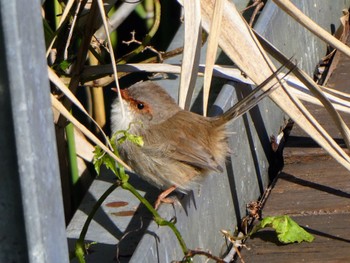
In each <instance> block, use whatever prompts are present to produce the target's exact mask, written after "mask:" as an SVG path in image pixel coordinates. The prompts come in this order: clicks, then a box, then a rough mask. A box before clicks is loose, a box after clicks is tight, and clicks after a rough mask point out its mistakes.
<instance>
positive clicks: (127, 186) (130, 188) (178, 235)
mask: <svg viewBox="0 0 350 263" xmlns="http://www.w3.org/2000/svg"><path fill="white" fill-rule="evenodd" d="M121 187H122V188H123V189H125V190H128V191H130V192H131V193H132V194H133V195H134V196H135V197H136V198H137V199H138V200H139V201H140V202H141V203H142V204H143V205H144V206H146V208H147V209H148V210H149V211H150V212H151V213H152V215H153V217H154V221H155V222H156V223H157V224H158V225H159V226H168V227H169V228H170V229H171V230H172V231H173V232H174V234H175V236H176V238H177V240H178V241H179V243H180V246H181V249H182V251H183V253H184V255H187V253H188V248H187V246H186V243H185V241H184V239H183V238H182V236H181V233H180V231H179V230H178V229H177V228H176V226H175V225H174V224H173V223H172V222H170V221H167V220H165V219H164V218H162V217H161V216H160V215H159V213H158V212H157V210H156V209H154V207H153V206H152V205H151V204H150V203H149V202H148V201H147V199H146V198H144V197H143V196H142V195H140V193H139V192H138V191H137V190H136V189H135V188H134V187H133V186H132V185H131V184H129V183H128V182H127V181H124V182H122V184H121Z"/></svg>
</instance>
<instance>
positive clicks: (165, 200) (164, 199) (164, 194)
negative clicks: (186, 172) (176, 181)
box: [154, 185, 176, 210]
mask: <svg viewBox="0 0 350 263" xmlns="http://www.w3.org/2000/svg"><path fill="white" fill-rule="evenodd" d="M175 189H176V186H175V185H173V186H171V187H170V188H168V189H166V190H165V191H163V192H162V193H161V194H160V195H159V196H158V198H157V201H156V202H155V204H154V208H155V209H156V210H157V209H158V207H159V205H160V204H161V203H167V204H172V203H174V200H173V199H171V198H167V196H168V195H170V194H171V193H172V192H174V191H175Z"/></svg>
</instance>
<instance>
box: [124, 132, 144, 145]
mask: <svg viewBox="0 0 350 263" xmlns="http://www.w3.org/2000/svg"><path fill="white" fill-rule="evenodd" d="M125 136H126V137H127V139H128V140H129V141H130V142H132V143H134V144H136V145H137V146H140V147H142V146H143V144H144V142H143V138H142V137H141V136H138V135H134V134H131V133H128V132H127V133H125Z"/></svg>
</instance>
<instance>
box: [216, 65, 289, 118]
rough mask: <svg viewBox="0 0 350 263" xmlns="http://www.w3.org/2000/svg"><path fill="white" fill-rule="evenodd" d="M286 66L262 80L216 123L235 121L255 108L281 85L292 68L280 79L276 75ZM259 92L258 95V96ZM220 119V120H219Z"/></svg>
mask: <svg viewBox="0 0 350 263" xmlns="http://www.w3.org/2000/svg"><path fill="white" fill-rule="evenodd" d="M286 66H287V65H282V66H281V67H279V68H278V69H277V70H276V71H275V72H274V73H272V74H271V75H270V76H269V77H268V78H267V79H266V80H264V81H263V82H262V83H260V84H259V85H258V86H257V87H256V88H255V89H254V90H253V91H252V92H251V93H250V94H249V95H248V96H246V97H245V98H244V99H242V100H241V101H239V102H238V103H236V104H235V105H234V106H233V107H231V108H230V109H229V110H227V111H226V112H225V113H223V115H222V116H220V118H217V120H218V121H220V122H223V123H226V122H228V121H230V120H235V119H237V118H238V117H240V116H241V115H243V114H244V113H246V112H248V111H249V110H250V109H251V108H253V107H255V106H256V105H257V104H258V103H259V102H260V101H261V100H262V99H263V98H265V97H266V96H268V95H269V94H270V93H271V92H272V91H274V90H275V89H276V88H278V87H279V86H280V85H283V84H282V80H283V79H284V78H285V77H286V76H287V75H288V74H289V73H291V72H292V71H293V70H294V68H295V66H294V67H291V69H290V70H289V71H288V72H287V73H286V74H285V75H284V76H283V77H282V78H281V79H279V78H278V76H277V75H278V73H279V72H280V71H281V70H282V69H283V68H285V67H286ZM273 79H276V81H275V82H274V83H272V84H271V81H272V80H273ZM268 84H270V87H268V88H267V89H266V90H264V91H262V89H263V88H264V87H265V86H266V85H268ZM259 92H260V94H258V93H259ZM221 117H222V118H221Z"/></svg>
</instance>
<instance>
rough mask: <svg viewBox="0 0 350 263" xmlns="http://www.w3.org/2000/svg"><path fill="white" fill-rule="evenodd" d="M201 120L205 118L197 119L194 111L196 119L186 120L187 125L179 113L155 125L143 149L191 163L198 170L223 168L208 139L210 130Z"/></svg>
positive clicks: (145, 137) (149, 132) (149, 152)
mask: <svg viewBox="0 0 350 263" xmlns="http://www.w3.org/2000/svg"><path fill="white" fill-rule="evenodd" d="M186 120H188V118H186ZM200 121H203V119H199V120H196V115H194V119H192V121H190V122H188V123H186V127H185V128H184V125H185V124H184V120H182V119H181V118H179V116H177V117H176V118H170V119H169V120H167V121H165V122H163V123H162V124H161V125H154V126H152V128H151V129H150V130H149V131H148V132H147V135H145V136H144V141H145V145H144V146H143V147H142V148H143V151H144V153H145V154H152V155H156V156H159V157H161V156H164V157H169V158H171V160H172V161H179V162H182V163H186V164H189V165H191V166H193V167H195V168H197V169H198V170H214V171H222V170H223V169H222V167H221V166H220V164H219V163H218V162H217V161H216V160H215V156H213V154H212V151H211V150H210V145H209V143H210V142H209V140H208V139H206V138H208V130H207V129H201V128H199V126H198V122H200ZM196 124H197V125H196Z"/></svg>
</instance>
